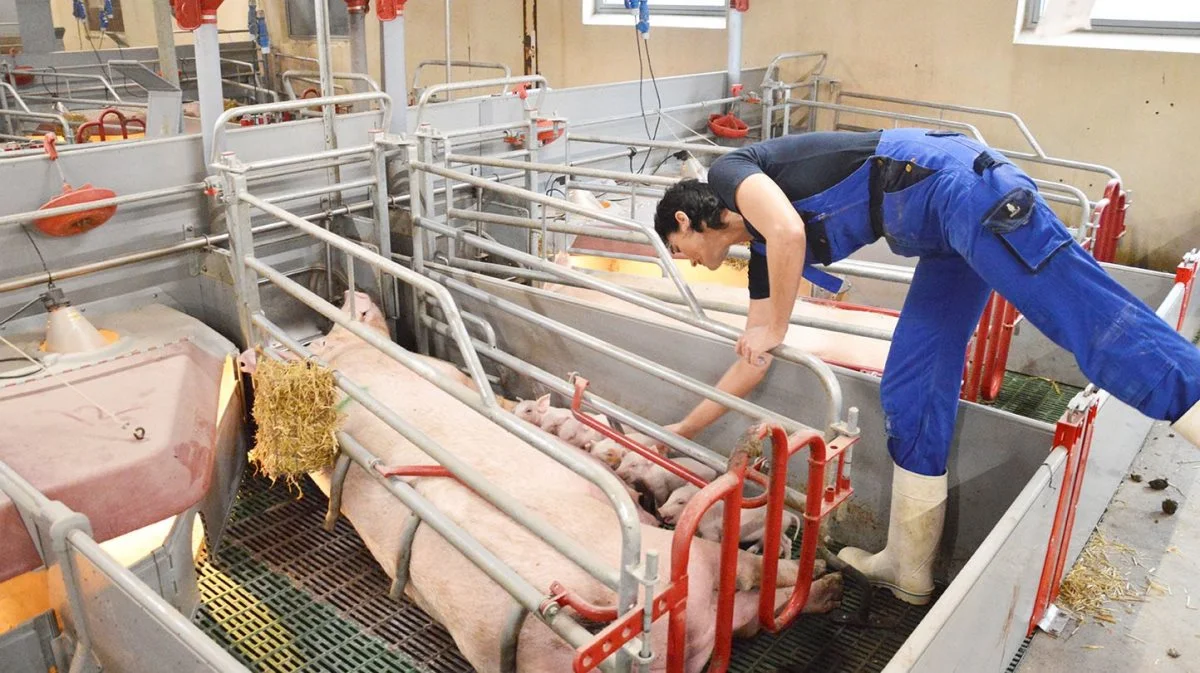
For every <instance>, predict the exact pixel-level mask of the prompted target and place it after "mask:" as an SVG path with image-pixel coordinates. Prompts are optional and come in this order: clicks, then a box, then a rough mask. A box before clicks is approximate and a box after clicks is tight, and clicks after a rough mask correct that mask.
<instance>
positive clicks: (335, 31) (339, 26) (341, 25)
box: [283, 0, 350, 40]
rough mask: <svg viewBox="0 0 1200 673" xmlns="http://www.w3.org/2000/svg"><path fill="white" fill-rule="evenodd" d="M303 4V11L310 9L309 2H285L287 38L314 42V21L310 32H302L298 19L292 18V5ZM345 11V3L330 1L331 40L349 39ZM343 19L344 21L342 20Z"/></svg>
mask: <svg viewBox="0 0 1200 673" xmlns="http://www.w3.org/2000/svg"><path fill="white" fill-rule="evenodd" d="M298 2H299V3H303V4H304V6H305V9H309V8H311V7H312V2H311V1H309V0H285V2H284V3H283V6H284V15H285V20H286V23H287V33H288V38H290V39H293V40H315V39H317V30H316V20H315V19H314V20H313V25H312V31H311V32H310V31H306V30H304V27H303V26H301V25H300V23H301V22H300V20H299V17H295V18H293V14H292V12H293V3H298ZM348 11H349V10H347V9H346V3H344V2H341V0H330V2H329V15H330V16H329V37H330V39H333V40H346V39H349V37H350V26H349V18H346V17H347V13H348ZM335 14H336V15H337V16H336V17H335ZM343 19H344V20H343Z"/></svg>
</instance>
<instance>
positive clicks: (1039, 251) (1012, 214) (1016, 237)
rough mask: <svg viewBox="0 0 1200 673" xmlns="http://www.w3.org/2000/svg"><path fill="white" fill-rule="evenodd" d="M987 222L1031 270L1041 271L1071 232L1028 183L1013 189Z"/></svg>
mask: <svg viewBox="0 0 1200 673" xmlns="http://www.w3.org/2000/svg"><path fill="white" fill-rule="evenodd" d="M982 224H983V226H984V227H986V228H987V229H988V231H990V232H992V233H993V234H996V236H998V237H999V238H1000V240H1001V241H1003V242H1004V245H1005V247H1007V248H1008V250H1009V251H1010V252H1011V253H1012V254H1013V255H1014V256H1015V257H1016V258H1017V259H1019V260H1020V261H1021V263H1022V264H1024V265H1025V266H1026V267H1027V268H1028V269H1029V270H1030V271H1032V272H1035V273H1036V272H1037V271H1039V270H1040V269H1041V268H1042V267H1043V266H1044V265H1045V264H1046V262H1047V261H1049V260H1050V258H1051V257H1052V256H1053V255H1054V253H1056V252H1058V250H1059V249H1060V248H1062V247H1063V246H1065V245H1068V244H1070V243H1071V240H1072V239H1071V236H1070V234H1068V233H1067V230H1066V229H1065V228H1064V227H1063V226H1062V225H1061V224H1059V222H1058V218H1056V217H1055V216H1054V213H1053V212H1051V211H1050V210H1049V209H1048V208H1046V207H1045V206H1043V205H1041V204H1039V203H1038V202H1037V198H1036V196H1035V195H1034V193H1033V192H1032V191H1030V190H1028V189H1026V188H1024V187H1016V188H1014V189H1012V190H1010V191H1009V192H1008V193H1007V194H1005V195H1004V197H1003V198H1001V199H1000V201H999V202H997V203H996V205H995V206H993V207H992V209H991V210H989V211H988V212H987V214H986V215H984V217H983V223H982Z"/></svg>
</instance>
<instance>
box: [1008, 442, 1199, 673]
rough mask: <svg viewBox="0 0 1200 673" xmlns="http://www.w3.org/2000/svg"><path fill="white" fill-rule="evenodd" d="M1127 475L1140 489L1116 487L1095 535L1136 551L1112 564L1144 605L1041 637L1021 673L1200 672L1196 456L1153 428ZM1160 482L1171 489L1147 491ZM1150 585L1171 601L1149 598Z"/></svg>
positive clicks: (1129, 484)
mask: <svg viewBox="0 0 1200 673" xmlns="http://www.w3.org/2000/svg"><path fill="white" fill-rule="evenodd" d="M1130 471H1131V472H1133V473H1138V474H1141V475H1142V476H1143V480H1142V482H1141V483H1135V482H1133V481H1131V480H1129V479H1126V480H1125V481H1124V482H1123V483H1122V484H1121V486H1120V488H1118V489H1117V492H1116V494H1115V495H1114V496H1113V500H1112V502H1111V503H1110V505H1109V508H1108V511H1107V512H1106V513H1105V514H1104V518H1103V519H1101V521H1100V525H1099V527H1098V529H1099V531H1100V532H1101V533H1102V534H1103V535H1104V536H1105V538H1107V539H1108V540H1109V541H1110V542H1119V543H1122V544H1126V545H1129V546H1130V547H1133V548H1134V549H1136V550H1137V560H1136V562H1134V560H1133V559H1131V558H1130V556H1129V555H1128V554H1123V553H1110V554H1109V558H1110V560H1111V561H1112V562H1113V564H1114V565H1115V566H1116V567H1117V568H1118V569H1119V570H1120V571H1122V572H1125V573H1128V574H1127V577H1128V578H1129V580H1130V582H1131V583H1132V584H1133V586H1134V587H1135V588H1136V589H1137V590H1138V591H1139V593H1140V594H1144V595H1145V598H1144V599H1143V600H1142V601H1140V602H1133V603H1123V602H1122V603H1110V604H1109V606H1108V607H1110V608H1112V609H1113V615H1114V617H1115V618H1116V620H1117V623H1115V624H1105V623H1103V622H1097V621H1095V620H1091V619H1088V620H1086V622H1085V623H1083V624H1082V625H1080V626H1079V628H1078V629H1075V628H1074V627H1073V626H1072V627H1069V628H1068V629H1066V630H1065V631H1064V633H1063V634H1062V635H1061V637H1059V638H1054V637H1052V636H1050V635H1048V634H1046V633H1042V632H1040V631H1039V632H1038V633H1037V634H1036V635H1035V636H1034V638H1033V643H1032V644H1031V645H1030V648H1029V651H1028V652H1027V653H1026V655H1025V658H1024V659H1023V660H1022V662H1021V665H1020V666H1019V667H1018V668H1017V671H1018V673H1067V672H1071V673H1074V672H1076V671H1095V672H1118V671H1119V672H1122V673H1124V672H1127V671H1128V672H1135V671H1155V672H1157V671H1162V672H1164V673H1174V672H1176V671H1178V672H1180V673H1183V672H1185V671H1200V449H1197V448H1196V447H1194V446H1192V445H1191V444H1189V443H1188V442H1186V441H1185V440H1183V439H1181V438H1179V437H1175V436H1173V433H1172V432H1171V429H1170V427H1169V425H1168V424H1166V423H1156V424H1155V425H1154V427H1153V429H1152V430H1151V432H1150V435H1149V437H1148V438H1147V439H1146V443H1145V445H1144V446H1143V447H1142V450H1141V452H1140V453H1139V454H1138V455H1137V457H1136V458H1135V459H1134V461H1133V466H1132V467H1131V468H1130ZM1159 477H1162V478H1165V479H1167V480H1168V481H1169V482H1170V486H1168V487H1167V489H1166V490H1164V491H1155V490H1151V489H1150V488H1149V486H1147V483H1148V482H1149V481H1150V480H1151V479H1155V478H1159ZM1164 498H1171V499H1173V500H1176V501H1178V503H1179V509H1178V511H1177V512H1176V513H1175V514H1174V515H1173V516H1167V515H1166V514H1164V513H1163V512H1162V509H1161V505H1162V501H1163V499H1164ZM1149 578H1153V579H1154V581H1155V582H1157V583H1158V584H1160V585H1162V586H1164V587H1167V588H1169V593H1164V592H1160V591H1149V592H1147V591H1146V588H1147V586H1148V579H1149ZM1189 596H1190V607H1189ZM1171 649H1173V650H1175V652H1177V653H1178V654H1179V657H1178V658H1173V657H1171V656H1170V655H1168V650H1171Z"/></svg>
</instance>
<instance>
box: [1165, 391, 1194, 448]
mask: <svg viewBox="0 0 1200 673" xmlns="http://www.w3.org/2000/svg"><path fill="white" fill-rule="evenodd" d="M1171 429H1173V430H1174V431H1175V432H1178V433H1179V434H1180V435H1183V438H1184V439H1186V440H1188V441H1189V442H1191V443H1193V444H1195V445H1196V446H1200V402H1197V403H1195V404H1193V405H1192V408H1191V409H1188V410H1187V413H1185V414H1184V415H1183V416H1180V417H1179V420H1177V421H1175V422H1174V423H1172V424H1171Z"/></svg>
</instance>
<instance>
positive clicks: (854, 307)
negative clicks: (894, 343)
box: [800, 297, 900, 318]
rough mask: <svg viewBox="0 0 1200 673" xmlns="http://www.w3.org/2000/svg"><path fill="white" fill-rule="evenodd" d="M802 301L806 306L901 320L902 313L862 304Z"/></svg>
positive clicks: (804, 298)
mask: <svg viewBox="0 0 1200 673" xmlns="http://www.w3.org/2000/svg"><path fill="white" fill-rule="evenodd" d="M800 301H802V302H804V303H806V304H816V305H818V306H832V307H833V308H840V309H842V310H843V311H861V312H863V313H878V314H880V315H890V316H892V317H893V318H899V317H900V312H899V311H897V310H895V309H890V308H879V307H877V306H864V305H862V304H851V303H848V302H844V301H837V300H834V299H817V298H815V297H801V298H800Z"/></svg>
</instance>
